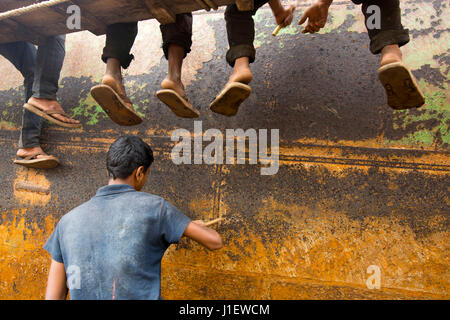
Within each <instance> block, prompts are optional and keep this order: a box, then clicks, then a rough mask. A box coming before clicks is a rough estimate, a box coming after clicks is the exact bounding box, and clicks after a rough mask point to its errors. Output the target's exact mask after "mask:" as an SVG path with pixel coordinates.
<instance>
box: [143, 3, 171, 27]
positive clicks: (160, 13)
mask: <svg viewBox="0 0 450 320" xmlns="http://www.w3.org/2000/svg"><path fill="white" fill-rule="evenodd" d="M145 5H146V6H147V8H148V10H149V11H150V13H151V14H152V16H153V17H155V18H156V20H158V22H159V23H161V24H169V23H175V21H176V17H175V14H174V13H173V12H172V11H171V10H170V9H169V8H168V7H166V5H164V4H163V3H162V2H160V1H157V0H145Z"/></svg>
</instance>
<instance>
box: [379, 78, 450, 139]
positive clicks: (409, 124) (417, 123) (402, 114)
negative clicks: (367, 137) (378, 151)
mask: <svg viewBox="0 0 450 320" xmlns="http://www.w3.org/2000/svg"><path fill="white" fill-rule="evenodd" d="M419 86H420V87H421V88H422V90H423V92H424V95H425V99H426V105H425V106H423V107H422V108H420V109H418V110H405V111H395V112H394V124H393V126H394V129H395V130H399V131H406V130H411V128H413V129H414V130H415V131H414V132H410V133H408V134H406V135H405V136H404V137H403V138H401V139H399V140H387V141H386V143H387V144H388V145H407V146H426V147H430V146H431V145H433V144H436V145H437V146H439V147H446V148H448V147H449V145H450V131H449V126H450V103H449V97H448V94H447V92H448V84H447V83H445V84H443V86H444V90H442V89H440V88H436V87H435V86H433V85H431V84H428V83H427V82H426V81H425V80H421V81H420V82H419Z"/></svg>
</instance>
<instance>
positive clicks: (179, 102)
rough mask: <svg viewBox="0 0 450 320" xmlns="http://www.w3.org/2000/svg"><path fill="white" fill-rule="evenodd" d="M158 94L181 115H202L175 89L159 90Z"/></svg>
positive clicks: (189, 116) (194, 116) (196, 116)
mask: <svg viewBox="0 0 450 320" xmlns="http://www.w3.org/2000/svg"><path fill="white" fill-rule="evenodd" d="M156 96H157V97H158V99H159V100H161V101H162V102H164V104H166V105H167V106H168V107H169V108H170V109H171V110H172V112H173V113H175V114H176V115H177V116H179V117H182V118H198V117H199V116H200V112H198V110H197V109H195V108H194V107H193V106H192V104H190V103H189V101H188V99H187V98H186V97H182V96H180V95H179V94H178V93H177V92H176V91H175V90H172V89H164V90H159V91H158V92H156Z"/></svg>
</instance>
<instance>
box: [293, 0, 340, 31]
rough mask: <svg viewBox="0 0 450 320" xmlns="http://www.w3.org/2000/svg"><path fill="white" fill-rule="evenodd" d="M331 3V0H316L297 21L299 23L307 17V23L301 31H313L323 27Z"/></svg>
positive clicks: (303, 21)
mask: <svg viewBox="0 0 450 320" xmlns="http://www.w3.org/2000/svg"><path fill="white" fill-rule="evenodd" d="M331 3H333V0H317V2H316V3H315V4H313V5H312V6H311V7H309V8H308V9H307V10H306V11H305V13H304V14H303V17H302V18H301V19H300V21H299V23H298V24H300V25H301V24H303V23H305V21H306V20H307V19H308V24H307V25H306V27H305V29H304V30H303V31H302V33H308V32H309V33H315V32H317V31H319V30H320V29H321V28H323V27H325V24H326V23H327V18H328V9H329V8H330V6H331Z"/></svg>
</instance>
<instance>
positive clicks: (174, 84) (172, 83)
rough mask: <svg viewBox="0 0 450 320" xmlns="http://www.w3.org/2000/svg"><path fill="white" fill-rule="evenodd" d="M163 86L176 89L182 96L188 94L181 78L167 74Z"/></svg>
mask: <svg viewBox="0 0 450 320" xmlns="http://www.w3.org/2000/svg"><path fill="white" fill-rule="evenodd" d="M161 88H163V89H171V90H174V91H175V92H176V93H178V94H179V95H180V96H182V97H184V96H185V95H186V91H185V89H184V85H183V82H181V79H180V78H176V79H175V78H174V79H171V78H170V77H169V76H167V77H166V78H165V79H164V80H163V81H162V82H161Z"/></svg>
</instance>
